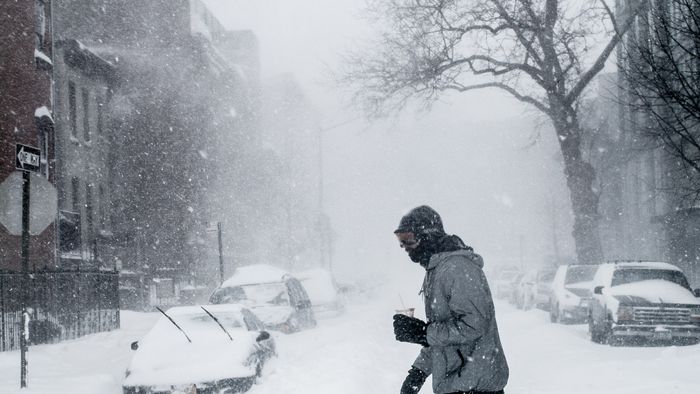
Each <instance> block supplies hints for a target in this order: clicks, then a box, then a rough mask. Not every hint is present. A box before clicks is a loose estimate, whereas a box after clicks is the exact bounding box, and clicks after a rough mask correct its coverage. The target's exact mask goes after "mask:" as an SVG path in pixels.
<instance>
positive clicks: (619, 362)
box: [0, 297, 700, 394]
mask: <svg viewBox="0 0 700 394" xmlns="http://www.w3.org/2000/svg"><path fill="white" fill-rule="evenodd" d="M387 299H388V298H382V297H374V301H372V302H370V301H363V302H358V303H355V304H352V305H350V306H349V308H348V310H347V311H346V313H345V314H343V315H341V316H338V317H334V318H328V319H322V320H320V321H319V325H318V327H317V328H315V329H311V330H307V331H302V332H299V333H296V334H292V335H284V334H279V333H276V334H274V335H275V338H276V340H277V346H278V352H279V358H278V359H277V360H276V361H275V362H274V363H273V364H271V365H269V367H268V368H267V369H266V371H265V373H264V376H263V378H262V379H261V381H260V383H259V384H257V385H255V386H254V387H253V389H252V390H251V391H250V393H251V394H268V393H284V394H315V393H347V394H357V393H367V394H374V393H377V394H380V393H381V394H384V393H393V392H398V389H399V387H400V385H401V382H402V380H403V378H404V376H405V373H406V371H407V370H408V368H409V366H410V364H411V362H412V360H413V358H414V357H415V354H416V353H417V350H418V349H417V348H416V347H415V346H414V345H410V344H404V343H398V342H395V341H394V338H393V334H392V328H391V315H392V314H393V307H394V305H391V304H390V303H389V302H384V301H383V300H387ZM377 300H379V301H377ZM496 309H497V314H498V319H499V320H498V321H499V325H500V331H501V338H502V341H503V346H504V349H505V351H506V355H507V357H508V362H509V364H510V368H511V377H510V382H509V384H508V386H507V387H506V392H507V393H509V394H513V393H519V394H527V393H552V394H559V393H572V394H576V393H591V392H595V393H623V394H624V393H630V394H632V393H634V394H647V393H648V394H651V393H660V392H663V393H697V392H700V379H698V377H697V373H696V371H697V365H700V345H695V346H688V347H609V346H605V345H597V344H593V343H591V342H590V341H589V340H588V338H587V332H586V326H585V325H573V326H572V325H568V326H567V325H554V324H551V323H549V321H548V315H547V314H546V313H545V312H542V311H539V310H533V311H527V312H525V311H520V310H517V309H515V308H513V307H512V306H511V305H509V304H506V303H503V302H498V301H497V304H496ZM157 317H158V315H157V314H144V313H134V312H124V313H123V314H122V329H121V330H118V331H114V332H110V333H103V334H96V335H91V336H88V337H86V338H82V339H78V340H74V341H68V342H64V343H61V344H56V345H43V346H35V347H31V348H30V352H29V362H30V364H29V389H28V390H23V391H22V390H20V389H19V375H20V374H19V353H18V352H6V353H0V392H2V393H32V394H36V393H85V394H94V393H105V394H110V393H114V394H117V393H120V392H121V379H122V377H123V372H124V370H125V368H126V366H127V364H128V363H129V360H130V357H131V354H132V351H131V350H130V349H129V344H130V343H131V342H132V341H134V340H137V339H139V337H140V336H141V335H143V334H144V333H145V332H147V331H148V329H149V328H150V326H151V325H152V324H153V323H154V322H155V320H156V318H157ZM429 383H430V381H428V382H427V383H426V387H424V389H423V391H421V392H422V393H430V392H432V391H431V390H430V388H429Z"/></svg>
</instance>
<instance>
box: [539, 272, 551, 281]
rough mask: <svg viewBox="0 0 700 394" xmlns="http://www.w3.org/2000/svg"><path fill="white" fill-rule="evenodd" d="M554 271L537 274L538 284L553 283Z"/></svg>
mask: <svg viewBox="0 0 700 394" xmlns="http://www.w3.org/2000/svg"><path fill="white" fill-rule="evenodd" d="M554 274H555V272H554V271H540V272H538V274H537V281H538V282H551V281H552V280H553V279H554Z"/></svg>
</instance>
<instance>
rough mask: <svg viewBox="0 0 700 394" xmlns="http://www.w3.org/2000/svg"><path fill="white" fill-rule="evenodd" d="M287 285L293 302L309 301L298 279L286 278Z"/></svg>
mask: <svg viewBox="0 0 700 394" xmlns="http://www.w3.org/2000/svg"><path fill="white" fill-rule="evenodd" d="M287 286H288V287H289V292H290V294H291V295H292V298H293V300H292V301H294V303H295V304H299V303H302V302H308V301H309V295H308V294H306V290H304V286H302V285H301V282H299V280H298V279H296V278H289V279H288V280H287Z"/></svg>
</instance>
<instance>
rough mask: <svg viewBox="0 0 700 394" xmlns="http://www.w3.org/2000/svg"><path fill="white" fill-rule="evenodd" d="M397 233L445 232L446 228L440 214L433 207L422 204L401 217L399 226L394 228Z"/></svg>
mask: <svg viewBox="0 0 700 394" xmlns="http://www.w3.org/2000/svg"><path fill="white" fill-rule="evenodd" d="M396 233H414V234H416V235H419V234H428V233H445V229H444V228H443V227H442V219H440V215H439V214H438V213H437V212H436V211H435V210H434V209H433V208H430V207H429V206H427V205H421V206H420V207H416V208H413V209H411V211H410V212H408V213H407V214H406V215H404V217H402V218H401V222H399V227H398V228H397V229H396V230H394V234H396Z"/></svg>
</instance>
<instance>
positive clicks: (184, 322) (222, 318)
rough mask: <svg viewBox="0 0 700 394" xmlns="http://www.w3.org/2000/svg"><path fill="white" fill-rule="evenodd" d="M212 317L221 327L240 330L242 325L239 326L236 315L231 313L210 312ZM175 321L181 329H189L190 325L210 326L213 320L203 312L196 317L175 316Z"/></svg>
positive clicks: (239, 322)
mask: <svg viewBox="0 0 700 394" xmlns="http://www.w3.org/2000/svg"><path fill="white" fill-rule="evenodd" d="M210 312H211V314H212V315H214V317H216V318H217V319H218V320H219V323H221V325H222V326H224V327H226V328H241V327H243V325H242V324H241V321H240V319H239V317H238V314H236V313H232V312H216V311H213V312H212V311H210ZM175 321H176V322H178V324H180V325H181V326H182V327H183V328H184V327H190V326H191V325H192V324H194V325H199V324H202V323H204V324H210V323H212V322H214V319H212V318H211V316H209V315H208V314H206V313H205V312H202V313H201V314H196V315H188V316H177V317H175Z"/></svg>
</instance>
